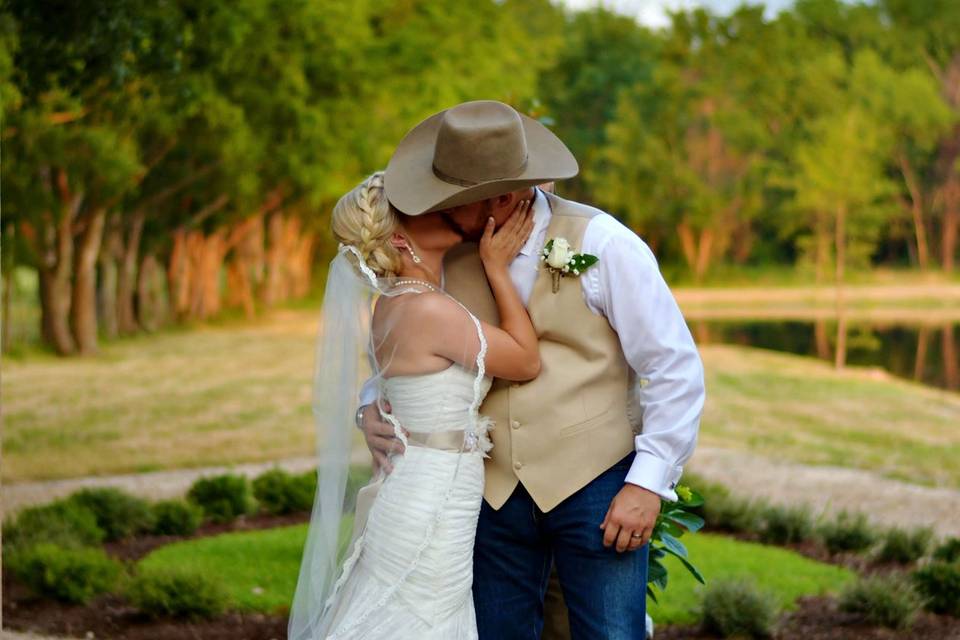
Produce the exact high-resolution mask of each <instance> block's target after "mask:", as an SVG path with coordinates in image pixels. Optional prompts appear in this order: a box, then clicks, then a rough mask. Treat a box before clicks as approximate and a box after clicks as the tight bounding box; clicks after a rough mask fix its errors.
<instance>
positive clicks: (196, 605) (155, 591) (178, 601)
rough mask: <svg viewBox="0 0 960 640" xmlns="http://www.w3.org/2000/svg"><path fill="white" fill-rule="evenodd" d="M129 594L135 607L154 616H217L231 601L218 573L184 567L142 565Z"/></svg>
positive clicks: (198, 617)
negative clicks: (149, 566)
mask: <svg viewBox="0 0 960 640" xmlns="http://www.w3.org/2000/svg"><path fill="white" fill-rule="evenodd" d="M126 596H127V599H129V600H130V603H131V604H132V605H133V606H134V607H136V608H137V609H139V610H140V611H142V612H143V613H145V614H147V615H148V616H151V617H153V618H163V617H173V618H186V619H190V620H200V619H209V618H215V617H217V616H219V615H221V614H222V613H223V612H224V611H226V609H227V607H228V605H229V604H230V599H229V596H228V594H227V591H226V589H225V588H224V585H223V584H222V582H221V581H220V580H219V579H218V578H217V576H216V575H212V574H209V573H205V572H202V571H199V570H195V569H189V568H184V567H178V568H173V567H170V568H153V567H152V568H143V567H141V568H140V570H139V571H138V572H137V575H135V576H134V578H133V579H132V580H131V581H130V584H129V586H128V588H127V589H126Z"/></svg>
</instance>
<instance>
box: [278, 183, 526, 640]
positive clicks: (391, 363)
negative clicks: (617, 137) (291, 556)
mask: <svg viewBox="0 0 960 640" xmlns="http://www.w3.org/2000/svg"><path fill="white" fill-rule="evenodd" d="M332 228H333V234H334V236H335V237H336V239H337V240H338V241H339V242H340V243H341V244H340V249H339V251H338V254H337V257H336V258H335V259H334V260H333V261H332V262H331V265H330V272H329V275H328V280H327V288H326V292H325V296H324V309H323V318H322V329H321V335H320V340H319V352H318V356H317V366H316V370H315V375H314V413H315V419H316V423H317V429H318V447H319V448H320V467H319V471H318V472H319V482H318V487H317V494H316V498H315V500H314V508H313V514H312V516H311V522H310V527H309V532H308V536H307V541H306V545H305V547H304V553H303V559H302V563H301V569H300V576H299V581H298V584H297V590H296V594H295V597H294V602H293V605H292V609H291V614H290V622H289V629H288V631H289V634H288V637H289V638H290V639H291V640H307V639H310V640H319V639H320V638H371V639H378V638H384V639H387V638H389V639H398V638H410V639H416V640H428V639H431V638H436V639H438V640H439V639H443V640H455V639H471V638H476V637H477V628H476V619H475V616H474V610H473V597H472V592H471V586H472V582H473V543H474V536H475V532H476V524H477V518H478V514H479V510H480V504H481V499H482V495H483V482H484V479H483V457H484V456H485V453H486V451H488V450H489V449H490V447H491V446H492V445H491V443H490V440H489V438H488V436H487V430H488V429H489V428H490V427H491V426H492V425H491V424H490V421H489V420H488V419H485V418H483V417H482V416H480V415H479V414H478V408H479V406H480V404H481V402H482V401H483V398H484V396H485V395H486V393H487V391H488V390H489V388H490V384H491V378H493V377H496V378H503V379H505V380H515V381H524V380H529V379H532V378H534V377H536V376H537V375H538V373H539V370H540V356H539V352H538V342H537V336H536V334H535V333H534V329H533V326H532V325H531V323H530V318H529V316H528V315H527V312H526V310H525V309H524V306H523V304H522V302H521V299H520V296H519V294H518V293H517V291H516V289H515V288H514V285H513V283H512V281H511V279H510V276H509V273H508V270H507V266H508V265H509V264H510V262H511V261H512V260H513V258H514V257H515V256H516V254H517V253H518V252H519V250H520V248H521V247H522V246H523V244H524V242H526V240H527V238H528V236H529V235H530V233H531V231H532V229H533V216H532V214H531V209H530V202H529V201H521V202H520V203H518V205H517V208H516V209H515V211H514V213H513V215H512V216H511V218H510V220H509V221H508V222H507V223H505V224H504V225H503V226H502V227H501V228H500V229H499V230H497V231H496V232H494V223H493V219H490V220H489V221H488V226H487V228H486V230H485V233H484V235H483V239H482V240H481V242H480V256H481V258H482V260H483V266H484V270H485V272H486V275H487V278H488V280H489V282H490V287H491V289H492V291H493V293H494V295H495V297H496V301H497V307H498V310H499V313H500V318H501V322H500V326H492V325H489V324H486V323H484V322H482V321H480V320H478V319H477V318H476V317H475V316H473V315H472V314H471V313H470V312H469V311H467V310H466V308H465V307H463V305H461V304H460V303H459V302H457V301H456V300H454V299H453V298H451V297H450V296H448V295H447V294H445V293H444V292H443V289H442V283H441V278H440V273H441V269H442V262H443V257H444V254H445V253H446V252H447V250H449V249H451V248H452V247H454V246H456V245H457V244H459V243H460V242H461V240H462V238H461V237H460V235H459V234H458V233H457V231H455V230H454V229H453V228H452V227H451V226H450V225H449V224H448V223H447V222H446V220H445V219H444V218H443V217H442V215H441V214H439V213H431V214H424V215H420V216H416V217H410V216H405V215H403V214H401V213H399V212H398V211H396V210H395V209H394V208H393V207H392V206H391V205H390V204H389V203H388V202H387V199H386V196H385V195H384V190H383V173H382V172H377V173H374V174H373V175H371V176H370V177H369V178H367V179H366V180H365V181H364V182H363V183H361V184H360V185H359V186H357V187H356V188H355V189H353V190H352V191H350V192H349V193H347V194H346V195H345V196H343V198H341V199H340V201H339V202H338V203H337V205H336V207H335V208H334V211H333V220H332ZM364 366H368V367H369V370H364ZM364 378H372V379H373V380H374V381H375V383H376V384H377V385H378V387H379V396H380V401H379V406H380V410H381V412H382V413H383V414H384V417H385V419H386V420H387V421H388V422H389V423H390V424H392V425H393V426H394V435H395V436H396V438H397V440H399V441H400V442H401V443H402V444H403V445H404V452H403V454H402V455H398V454H395V455H392V456H391V457H390V459H384V460H381V461H380V463H377V464H375V469H376V471H377V478H375V482H374V483H372V485H375V484H380V483H382V484H381V486H380V487H379V489H378V491H377V492H376V494H375V498H373V500H372V503H371V504H370V505H369V509H368V513H367V514H366V516H365V517H363V514H362V513H361V510H360V509H359V508H358V507H357V505H356V502H357V498H356V496H355V495H350V494H352V493H355V490H354V489H353V488H351V487H350V484H349V483H348V482H347V480H348V475H349V462H350V451H351V447H352V444H353V442H354V439H355V436H356V435H359V433H358V432H357V431H356V430H355V429H354V428H353V427H352V424H353V415H352V412H353V407H355V404H356V392H357V390H358V387H359V383H360V382H361V381H362V380H363V379H364ZM401 424H403V425H404V428H401V427H400V425H401ZM407 430H409V431H407ZM387 471H389V473H387ZM367 489H368V488H365V489H363V490H361V493H362V492H364V491H366V490H367ZM360 502H362V497H361V498H360ZM355 509H356V510H357V512H356V513H354V510H355ZM354 518H355V519H356V521H355V522H354ZM351 528H352V529H353V533H354V535H353V540H352V542H351V541H350V540H349V532H350V530H351ZM344 540H346V542H348V543H349V548H344V547H345V545H344Z"/></svg>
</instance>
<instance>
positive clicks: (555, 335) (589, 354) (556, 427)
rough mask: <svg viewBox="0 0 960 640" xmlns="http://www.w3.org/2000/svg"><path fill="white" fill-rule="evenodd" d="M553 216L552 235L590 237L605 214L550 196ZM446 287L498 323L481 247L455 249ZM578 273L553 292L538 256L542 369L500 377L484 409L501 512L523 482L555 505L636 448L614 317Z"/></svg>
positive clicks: (489, 487) (490, 476)
mask: <svg viewBox="0 0 960 640" xmlns="http://www.w3.org/2000/svg"><path fill="white" fill-rule="evenodd" d="M547 198H548V199H549V201H550V205H551V209H552V218H551V220H550V225H549V227H548V228H547V235H546V237H547V239H550V238H556V237H564V238H566V239H567V240H569V241H570V244H571V246H572V247H573V248H574V250H579V249H580V247H581V246H582V244H583V234H584V231H586V228H587V224H588V223H589V222H590V219H591V218H593V217H594V216H595V215H598V214H600V213H601V212H600V211H599V210H597V209H594V208H592V207H588V206H586V205H582V204H579V203H576V202H571V201H569V200H564V199H562V198H559V197H557V196H554V195H552V194H547ZM444 281H445V288H446V289H447V291H448V292H449V293H450V294H451V295H453V296H454V297H455V298H457V299H458V300H460V301H461V302H463V304H464V305H466V306H467V308H469V309H470V310H471V311H472V312H473V313H474V314H475V315H476V316H477V317H479V318H481V319H482V320H484V321H486V322H489V323H491V324H498V322H499V318H498V314H497V309H496V302H495V301H494V299H493V295H492V293H491V292H490V287H489V285H488V283H487V280H486V276H485V275H484V271H483V265H482V264H481V263H480V258H479V255H478V254H477V249H476V245H475V244H465V245H462V246H461V247H458V248H457V249H455V250H453V251H451V252H450V253H449V254H448V256H447V260H446V263H445V265H444ZM581 286H582V285H581V284H580V281H579V278H576V277H566V278H562V279H561V281H560V290H559V291H558V292H557V293H553V287H552V279H551V275H550V272H549V270H548V269H547V268H546V267H545V266H543V263H541V268H540V273H539V274H538V275H537V279H536V282H535V284H534V287H533V293H532V294H531V296H530V301H529V303H528V305H527V310H528V311H529V313H530V317H531V319H532V320H533V325H534V327H536V331H537V336H538V337H539V339H540V358H541V363H542V367H541V373H540V375H539V376H538V377H537V378H536V379H535V380H531V381H530V382H525V383H518V384H512V383H509V382H506V381H504V380H496V381H494V384H493V388H492V389H491V391H490V393H489V395H487V398H486V400H485V401H484V404H483V406H482V407H481V409H480V410H481V413H483V414H484V415H488V416H490V417H491V418H492V419H493V420H494V421H495V422H496V426H495V427H494V429H493V430H492V431H491V438H492V439H493V444H494V447H493V451H491V458H490V459H489V460H488V461H487V464H486V488H485V491H484V497H485V498H486V500H487V502H489V503H490V505H491V506H492V507H493V508H494V509H499V508H500V507H501V506H503V503H504V502H506V501H507V498H509V497H510V494H512V493H513V490H514V488H515V487H516V486H517V482H518V481H519V482H522V483H523V486H524V487H525V488H526V490H527V491H528V492H529V493H530V495H531V497H533V500H534V502H536V504H537V506H538V507H539V508H540V509H541V510H542V511H545V512H546V511H549V510H551V509H553V508H554V507H555V506H557V505H558V504H560V503H561V502H562V501H563V500H565V499H566V498H568V497H569V496H570V495H572V494H573V493H574V492H576V491H578V490H579V489H581V488H583V487H584V486H585V485H586V484H587V483H589V482H590V481H591V480H593V479H594V478H596V477H597V476H599V475H600V474H601V473H602V472H604V471H605V470H607V469H609V468H610V467H611V466H613V464H614V463H616V462H617V461H618V460H620V459H621V458H623V457H624V456H626V455H627V454H628V453H630V452H631V451H632V450H633V447H634V441H633V430H632V429H631V427H630V423H629V420H628V418H627V403H628V399H627V387H628V379H629V367H628V365H627V362H626V360H625V359H624V356H623V350H622V348H621V346H620V340H619V338H618V337H617V334H616V332H615V331H614V330H613V329H612V328H611V327H610V324H609V323H608V322H607V319H606V318H604V317H602V316H598V315H595V314H594V313H593V312H591V311H590V309H588V308H587V305H586V303H585V302H584V299H583V293H582V288H581Z"/></svg>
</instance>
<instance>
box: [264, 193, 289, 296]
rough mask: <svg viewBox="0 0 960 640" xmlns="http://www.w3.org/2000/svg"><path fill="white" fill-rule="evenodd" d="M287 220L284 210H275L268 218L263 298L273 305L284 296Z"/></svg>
mask: <svg viewBox="0 0 960 640" xmlns="http://www.w3.org/2000/svg"><path fill="white" fill-rule="evenodd" d="M285 231H286V220H285V219H284V215H283V211H275V212H273V213H272V214H270V217H269V218H268V219H267V242H268V247H267V253H266V261H265V262H266V278H265V279H264V283H263V292H262V296H261V299H262V300H263V303H264V304H265V305H266V306H268V307H272V306H275V305H276V304H278V303H279V302H280V301H281V300H283V298H284V292H283V285H284V274H283V272H284V264H283V262H284V249H285V247H284V240H285V239H286V234H285Z"/></svg>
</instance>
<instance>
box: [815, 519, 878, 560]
mask: <svg viewBox="0 0 960 640" xmlns="http://www.w3.org/2000/svg"><path fill="white" fill-rule="evenodd" d="M817 533H818V534H819V536H820V539H821V540H822V541H823V543H824V545H826V547H827V549H828V550H829V551H830V553H839V552H841V551H865V550H867V549H869V548H870V547H871V546H873V544H874V542H876V540H877V533H876V531H875V530H874V528H873V526H872V525H871V524H870V523H869V522H868V521H867V517H866V516H865V515H864V514H862V513H858V514H856V515H851V514H850V513H848V512H847V511H841V512H840V513H839V514H837V517H836V518H834V519H833V520H832V521H829V522H825V523H823V524H821V525H820V527H819V530H818V532H817Z"/></svg>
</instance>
